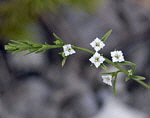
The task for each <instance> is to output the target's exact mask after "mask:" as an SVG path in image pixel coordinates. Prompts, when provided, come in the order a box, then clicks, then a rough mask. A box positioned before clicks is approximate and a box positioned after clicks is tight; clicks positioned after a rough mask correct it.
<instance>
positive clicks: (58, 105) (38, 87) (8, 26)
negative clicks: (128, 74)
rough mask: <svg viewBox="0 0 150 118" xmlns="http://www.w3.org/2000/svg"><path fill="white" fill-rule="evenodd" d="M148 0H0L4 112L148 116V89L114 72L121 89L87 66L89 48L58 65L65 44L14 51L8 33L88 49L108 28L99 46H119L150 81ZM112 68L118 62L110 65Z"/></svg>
mask: <svg viewBox="0 0 150 118" xmlns="http://www.w3.org/2000/svg"><path fill="white" fill-rule="evenodd" d="M149 6H150V0H0V16H1V17H0V118H110V117H111V118H150V91H149V90H147V89H145V88H144V87H142V86H141V85H139V84H138V83H136V82H134V81H132V80H131V81H129V82H127V83H125V82H124V78H125V76H124V75H122V74H120V75H119V76H118V80H117V93H118V95H117V97H116V98H114V96H113V93H112V88H111V87H109V86H107V85H105V84H104V83H103V82H102V79H101V74H100V73H101V72H103V71H102V70H101V69H96V68H95V67H91V66H90V62H89V60H88V59H89V58H90V57H91V55H89V54H87V53H84V52H81V51H77V54H75V55H72V56H69V58H68V59H67V63H66V65H65V66H64V67H63V68H62V67H61V60H62V58H61V56H60V55H58V53H59V51H61V50H49V51H47V52H45V53H40V54H30V55H28V56H23V53H18V54H15V55H12V54H11V53H9V52H7V51H5V50H4V45H6V44H7V43H8V42H10V40H28V41H32V42H39V43H44V42H47V43H49V44H52V43H53V41H54V37H53V35H52V33H53V32H54V33H56V34H57V35H58V36H59V37H61V38H62V39H63V40H64V41H65V42H67V43H71V44H74V45H77V46H81V47H85V48H88V49H91V50H93V49H92V48H91V46H90V42H91V41H93V40H94V39H95V38H96V37H99V38H101V37H102V36H103V35H104V34H105V33H106V32H107V31H108V30H109V29H113V33H112V35H111V36H110V37H109V40H107V41H106V46H105V48H104V49H103V50H102V51H101V52H102V53H103V54H104V55H105V56H106V57H108V58H110V51H113V50H114V49H117V50H122V51H123V53H124V56H125V60H129V61H132V62H135V63H136V64H137V71H136V74H137V75H142V76H145V77H146V78H147V80H146V81H145V82H146V83H148V84H150V79H149V78H150V75H149V73H150V53H149V52H150V7H149ZM109 70H110V71H113V70H114V68H112V67H111V66H110V67H109Z"/></svg>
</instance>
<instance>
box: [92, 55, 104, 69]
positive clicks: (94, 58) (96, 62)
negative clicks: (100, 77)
mask: <svg viewBox="0 0 150 118" xmlns="http://www.w3.org/2000/svg"><path fill="white" fill-rule="evenodd" d="M89 60H90V61H91V62H92V63H93V64H94V65H95V66H96V68H98V67H99V66H100V65H101V64H102V63H103V62H104V61H105V58H104V57H103V56H101V55H100V54H99V53H98V52H96V53H95V54H94V55H93V56H92V57H91V58H90V59H89Z"/></svg>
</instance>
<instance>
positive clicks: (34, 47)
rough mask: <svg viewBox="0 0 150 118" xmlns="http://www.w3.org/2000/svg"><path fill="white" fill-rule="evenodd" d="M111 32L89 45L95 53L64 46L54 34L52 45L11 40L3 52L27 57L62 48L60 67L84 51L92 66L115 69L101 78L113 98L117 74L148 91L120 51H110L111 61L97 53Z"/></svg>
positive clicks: (131, 64) (149, 87)
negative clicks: (111, 92) (22, 53)
mask: <svg viewBox="0 0 150 118" xmlns="http://www.w3.org/2000/svg"><path fill="white" fill-rule="evenodd" d="M111 32H112V30H109V31H108V32H107V33H106V34H105V35H104V36H103V37H102V38H101V39H99V38H96V39H95V40H94V41H93V42H91V43H90V45H91V46H92V47H93V48H94V50H95V51H91V50H89V49H85V48H82V47H78V46H75V45H71V44H66V43H65V42H64V41H63V40H62V39H61V38H59V37H58V36H57V35H56V34H53V35H54V37H55V39H56V41H55V42H54V44H53V45H49V44H47V43H45V44H40V43H32V42H28V41H13V40H12V43H8V45H5V50H7V51H10V52H12V53H17V52H21V51H28V52H27V53H26V54H25V55H27V54H30V53H40V52H44V51H46V50H50V49H57V48H62V49H63V51H62V52H60V53H59V54H60V55H61V56H62V57H63V60H62V66H64V65H65V62H66V60H67V57H68V56H69V55H72V54H75V53H76V50H81V51H84V52H87V53H89V54H92V55H93V56H92V57H91V58H90V59H89V61H90V62H91V63H92V64H93V65H95V67H96V68H99V67H101V68H102V69H104V70H106V68H107V67H106V65H105V64H104V63H103V62H106V63H108V64H110V65H112V66H113V67H115V68H117V71H115V72H106V73H103V76H102V79H103V82H104V83H105V84H107V85H110V86H112V87H113V91H114V95H115V96H116V80H117V75H118V73H124V74H125V75H126V78H125V81H126V82H127V81H129V80H130V79H132V80H134V81H136V82H138V83H139V84H141V85H142V86H144V87H146V88H147V89H150V85H148V84H146V83H145V82H144V81H143V80H145V77H142V76H138V75H135V71H136V64H135V63H132V62H130V61H125V59H124V56H123V53H122V51H118V50H115V51H112V52H111V53H110V55H111V57H112V60H110V59H108V58H106V57H104V55H102V54H100V53H99V51H100V50H101V49H102V48H103V47H104V46H105V41H106V40H107V39H108V37H109V36H110V34H111ZM122 65H125V66H130V67H131V69H129V70H126V69H124V68H123V67H122Z"/></svg>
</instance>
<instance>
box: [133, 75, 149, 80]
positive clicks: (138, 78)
mask: <svg viewBox="0 0 150 118" xmlns="http://www.w3.org/2000/svg"><path fill="white" fill-rule="evenodd" d="M132 78H133V79H134V80H145V79H146V78H145V77H142V76H132Z"/></svg>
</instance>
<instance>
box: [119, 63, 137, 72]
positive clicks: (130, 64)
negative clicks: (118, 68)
mask: <svg viewBox="0 0 150 118" xmlns="http://www.w3.org/2000/svg"><path fill="white" fill-rule="evenodd" d="M120 64H122V65H129V66H132V67H133V73H134V72H135V70H136V64H135V63H132V62H130V61H124V62H121V63H120Z"/></svg>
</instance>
